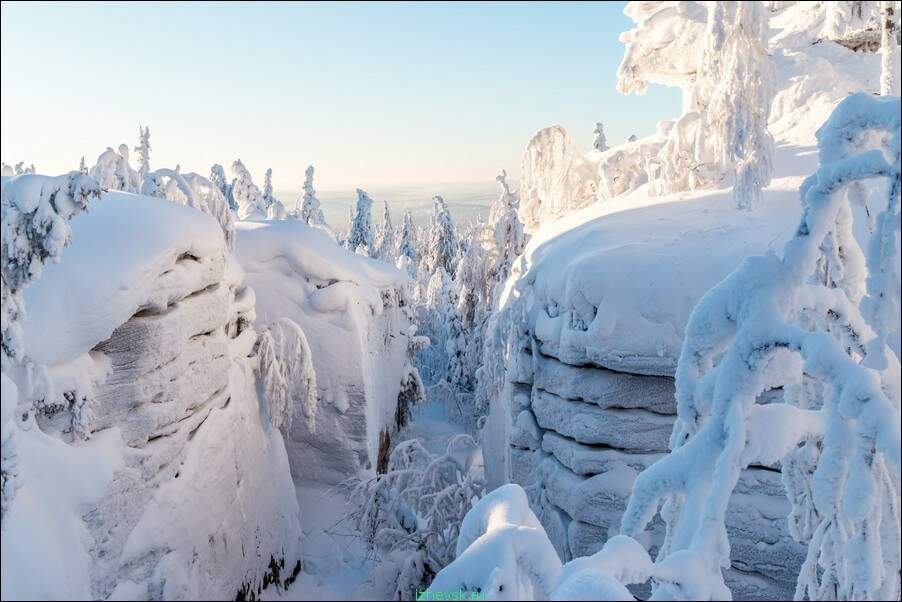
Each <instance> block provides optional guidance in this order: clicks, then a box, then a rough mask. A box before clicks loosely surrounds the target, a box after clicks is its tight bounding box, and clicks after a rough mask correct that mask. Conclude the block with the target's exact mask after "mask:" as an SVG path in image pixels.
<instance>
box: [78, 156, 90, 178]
mask: <svg viewBox="0 0 902 602" xmlns="http://www.w3.org/2000/svg"><path fill="white" fill-rule="evenodd" d="M78 172H79V173H83V174H84V175H88V166H87V165H85V156H84V155H82V156H81V161H79V162H78Z"/></svg>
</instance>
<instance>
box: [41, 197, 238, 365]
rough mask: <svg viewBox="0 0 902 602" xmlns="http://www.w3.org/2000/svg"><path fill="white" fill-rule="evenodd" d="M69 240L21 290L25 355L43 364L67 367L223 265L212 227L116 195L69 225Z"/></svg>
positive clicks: (196, 216) (165, 207)
mask: <svg viewBox="0 0 902 602" xmlns="http://www.w3.org/2000/svg"><path fill="white" fill-rule="evenodd" d="M72 239H73V241H75V242H76V244H73V245H72V246H71V247H68V248H67V249H65V250H64V251H63V253H62V257H61V260H60V263H58V264H51V265H48V266H47V267H46V268H45V270H44V273H43V274H42V275H41V278H39V279H38V280H37V281H36V282H35V283H34V284H33V285H32V286H30V287H29V288H27V289H26V290H25V303H26V308H27V310H26V320H25V325H24V326H25V337H26V350H27V353H28V355H29V356H30V357H31V358H33V359H34V361H37V362H40V363H43V364H48V365H54V364H62V363H65V362H68V361H71V360H73V359H75V358H76V357H77V356H79V355H81V354H83V353H85V352H87V351H88V350H90V349H92V348H93V347H94V346H95V345H97V343H99V342H101V341H103V340H105V339H107V338H109V336H110V335H111V334H112V332H113V330H115V329H116V328H117V327H118V326H119V325H121V324H123V323H124V322H125V321H126V320H128V318H130V317H131V316H132V315H134V314H135V313H137V312H138V311H139V310H141V309H152V308H162V307H166V306H167V305H169V304H170V303H171V302H173V301H176V300H178V299H179V298H180V297H181V296H183V295H184V294H185V293H184V291H186V290H189V291H193V290H197V289H198V288H202V287H203V286H206V285H207V284H211V283H212V282H211V281H210V280H211V277H212V276H211V274H212V272H213V271H215V270H216V268H217V267H218V269H219V270H220V271H221V270H222V266H223V264H224V262H225V243H224V241H223V237H222V230H221V229H220V227H219V224H218V223H217V222H216V221H215V220H213V219H212V218H210V217H209V216H207V215H205V214H203V213H201V212H199V211H196V210H194V209H191V208H188V207H184V206H181V205H178V204H176V203H172V202H169V201H166V200H164V199H158V198H153V197H148V196H141V195H134V194H128V193H124V192H114V191H110V192H106V193H104V194H103V195H102V196H101V198H100V200H98V201H95V202H93V203H91V206H90V208H89V213H88V214H87V215H83V216H79V217H78V218H76V219H74V220H72ZM194 259H196V261H194ZM201 283H205V284H203V285H201Z"/></svg>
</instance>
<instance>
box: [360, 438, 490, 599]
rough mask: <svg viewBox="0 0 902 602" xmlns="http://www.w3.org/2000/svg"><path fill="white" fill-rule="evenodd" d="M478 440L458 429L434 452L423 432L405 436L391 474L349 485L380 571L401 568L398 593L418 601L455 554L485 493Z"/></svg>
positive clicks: (394, 455)
mask: <svg viewBox="0 0 902 602" xmlns="http://www.w3.org/2000/svg"><path fill="white" fill-rule="evenodd" d="M477 446H478V445H477V443H476V441H475V440H474V439H473V438H472V437H470V436H469V435H457V436H456V437H453V438H452V439H451V440H450V441H449V442H448V447H447V449H446V451H445V453H444V454H441V455H439V456H434V455H432V454H431V453H429V451H428V450H427V449H426V448H425V447H423V444H422V443H421V442H420V441H419V440H418V439H411V440H409V441H403V442H401V443H399V444H398V445H397V446H396V447H395V448H394V449H393V450H392V452H391V455H390V456H389V459H388V466H387V471H386V472H385V473H384V474H379V475H376V476H375V477H372V478H368V479H364V480H362V481H357V482H352V483H349V484H348V486H349V487H350V493H349V502H350V504H351V505H352V506H353V510H352V512H351V514H350V518H351V520H352V521H353V522H354V523H355V526H356V528H357V530H358V531H359V532H360V533H361V536H362V537H363V538H364V539H365V541H366V544H367V545H368V546H369V549H370V550H371V551H372V552H373V553H374V554H375V555H376V557H377V558H378V560H379V561H380V564H381V565H382V567H381V571H382V572H383V573H384V572H386V571H390V572H392V573H395V575H393V576H392V578H390V579H389V582H390V583H395V584H396V586H395V591H394V594H393V598H394V599H396V600H413V599H414V597H415V594H416V592H418V591H423V590H425V589H426V587H427V586H428V585H429V583H430V582H431V581H432V579H433V577H434V576H435V575H436V573H438V572H439V571H440V570H441V569H442V568H443V567H445V566H447V565H448V564H449V563H450V562H451V561H452V560H454V557H455V552H456V546H457V540H458V533H459V531H460V529H461V524H462V522H463V521H464V517H465V516H466V514H467V512H468V511H469V510H470V508H471V506H473V504H474V502H475V501H476V500H477V499H479V498H480V497H482V495H483V492H484V487H485V485H484V483H483V480H482V478H481V477H480V476H478V475H476V474H474V472H473V471H472V470H471V466H470V464H471V460H472V454H473V451H475V449H476V448H477ZM389 567H390V568H389Z"/></svg>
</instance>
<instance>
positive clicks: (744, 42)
mask: <svg viewBox="0 0 902 602" xmlns="http://www.w3.org/2000/svg"><path fill="white" fill-rule="evenodd" d="M766 28H767V24H766V20H765V12H764V8H763V6H762V5H761V3H759V2H742V3H737V2H711V3H710V4H709V12H708V24H707V29H706V32H707V39H706V46H705V51H704V53H703V59H702V61H701V65H700V67H699V82H698V83H697V93H698V94H702V95H704V96H705V97H706V100H702V99H699V102H706V105H705V110H704V118H703V125H702V130H703V131H704V135H702V136H700V137H699V138H698V139H697V141H696V142H697V147H696V148H697V150H696V157H697V158H698V157H702V155H703V153H704V152H705V151H704V150H703V147H706V148H707V149H709V150H710V151H711V152H712V153H713V156H712V157H710V160H712V161H713V176H714V178H715V180H720V179H722V178H723V177H724V175H726V174H735V184H734V186H733V197H734V199H735V200H736V204H737V206H738V207H739V208H741V209H753V208H754V207H756V206H757V205H758V204H759V203H760V199H761V191H762V189H763V188H764V187H766V186H767V185H768V184H770V178H771V172H772V171H773V153H774V142H773V137H772V136H771V135H770V133H769V132H768V131H767V121H768V118H769V117H770V106H771V103H772V101H773V96H774V85H775V84H774V67H773V61H772V59H771V58H770V56H769V54H768V52H767V42H766V36H767V31H766ZM705 159H708V158H707V157H705Z"/></svg>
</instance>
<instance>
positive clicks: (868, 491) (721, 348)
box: [621, 94, 902, 600]
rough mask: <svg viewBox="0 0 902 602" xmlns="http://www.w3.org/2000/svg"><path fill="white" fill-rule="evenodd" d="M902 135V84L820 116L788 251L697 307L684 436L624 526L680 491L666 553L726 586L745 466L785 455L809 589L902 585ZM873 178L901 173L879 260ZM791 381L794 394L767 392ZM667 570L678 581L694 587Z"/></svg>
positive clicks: (670, 587)
mask: <svg viewBox="0 0 902 602" xmlns="http://www.w3.org/2000/svg"><path fill="white" fill-rule="evenodd" d="M900 138H902V132H900V103H899V99H898V98H887V99H883V98H875V97H872V96H870V95H867V94H856V95H853V96H850V97H848V98H847V99H846V100H844V101H843V102H842V103H840V105H839V106H838V107H837V109H836V110H835V111H834V113H833V115H832V116H831V117H830V119H829V120H828V121H827V123H826V124H825V125H824V126H823V127H822V128H821V129H820V130H819V131H818V145H819V148H820V158H821V167H820V168H819V169H818V171H817V172H816V173H815V174H814V175H813V176H811V177H809V178H808V179H807V180H806V181H805V182H804V183H803V185H802V187H801V194H802V205H803V215H802V220H801V223H800V224H799V227H798V229H797V231H796V234H795V236H794V237H793V238H792V239H791V240H790V241H789V242H788V243H787V244H786V246H785V247H784V254H783V258H782V259H780V258H778V257H776V256H775V255H767V256H764V257H752V258H749V259H747V260H746V261H745V262H743V263H742V264H741V265H740V266H739V267H738V268H737V269H736V271H735V272H733V274H731V275H730V276H728V277H727V278H726V279H725V280H724V281H723V282H721V283H720V284H718V285H717V286H715V287H714V288H713V289H711V291H709V292H708V293H707V294H706V295H705V296H704V297H702V299H701V300H700V301H699V303H698V305H697V306H696V308H695V309H694V310H693V312H692V315H691V317H690V319H689V323H688V325H687V327H686V335H685V339H684V344H683V350H682V353H681V356H680V361H679V364H678V367H677V372H676V386H677V390H676V395H677V413H678V420H677V422H676V424H675V426H674V432H673V436H672V439H671V446H672V447H673V451H672V452H671V454H670V455H668V456H666V457H665V458H663V459H662V460H660V461H659V462H657V463H656V464H654V465H652V466H651V467H649V468H648V469H647V470H645V471H644V472H643V473H641V474H640V475H639V477H638V478H637V479H636V482H635V486H634V489H633V494H632V496H631V498H630V501H629V503H628V506H627V509H626V512H625V513H624V517H623V523H622V528H621V532H622V533H623V534H625V535H630V536H637V535H638V534H639V533H640V532H641V531H642V530H644V528H645V527H646V526H647V524H648V522H649V521H650V520H651V518H652V517H653V516H654V514H655V513H656V511H657V510H658V507H659V505H660V504H661V503H662V502H665V503H664V507H663V509H662V511H661V512H662V516H663V518H664V519H665V522H666V523H667V536H666V538H665V542H664V545H663V546H662V548H661V553H660V557H659V558H663V562H668V561H669V562H670V563H671V564H672V565H674V566H679V565H680V564H682V565H684V568H688V564H687V563H694V564H695V565H696V567H697V570H698V571H699V572H698V577H699V579H698V580H700V581H702V582H705V583H708V584H711V583H714V584H715V585H717V588H716V589H715V590H714V591H715V593H717V592H718V591H719V592H720V593H721V594H722V593H724V589H725V588H724V586H723V581H722V576H721V574H720V569H721V568H725V567H727V566H729V543H728V539H727V533H726V528H725V526H724V517H725V513H726V508H727V503H728V502H729V499H730V494H731V492H732V490H733V487H734V486H735V484H736V482H737V480H738V478H739V474H740V472H741V470H742V469H744V468H746V467H747V466H748V465H749V464H751V463H755V464H762V465H768V464H773V463H774V462H776V461H778V460H782V461H783V468H784V471H785V473H784V474H785V475H786V476H784V478H785V479H786V485H787V490H788V493H789V498H790V501H791V502H792V504H793V512H792V515H791V516H792V518H793V520H791V521H790V526H791V530H792V532H793V535H794V536H796V537H798V538H799V539H800V540H802V541H803V543H807V544H808V557H807V559H806V561H805V563H804V565H803V567H802V572H801V574H800V576H799V583H798V589H797V592H796V597H797V599H802V597H804V596H808V597H809V598H812V599H875V600H880V599H885V600H890V599H898V596H899V571H900V560H899V545H900V539H899V518H898V512H899V510H898V506H897V501H898V496H899V482H900V434H899V428H900V427H899V421H900V418H899V378H900V377H899V359H898V358H897V357H896V356H895V354H894V353H893V352H892V351H891V350H890V349H889V348H888V347H887V344H886V338H887V337H888V336H889V334H888V332H892V331H895V330H896V329H897V328H898V327H899V318H898V316H899V313H898V312H899V296H900V292H899V280H898V271H897V269H896V267H895V266H897V265H898V262H899V257H900V254H899V243H898V240H899V238H898V237H899V231H900V222H899V191H900V179H899V174H900V163H899V158H900ZM875 139H878V140H882V141H883V142H884V143H883V144H882V145H880V146H878V147H877V148H875V147H874V146H873V140H875ZM874 178H884V179H886V181H888V183H889V185H888V187H874V188H873V189H872V190H883V191H887V190H888V194H887V196H886V198H883V199H882V202H883V203H884V205H885V208H884V209H883V211H882V213H881V215H880V217H879V219H878V222H879V223H880V226H879V228H878V231H877V232H876V233H875V235H874V236H875V238H874V239H873V242H872V244H871V250H870V252H869V254H868V256H867V259H866V261H865V258H864V256H863V254H862V252H861V250H860V249H859V248H858V246H857V242H856V241H855V238H854V236H853V235H852V219H851V218H852V210H851V207H850V205H849V201H848V196H847V191H848V188H849V186H850V185H851V184H853V183H854V182H857V181H866V180H872V179H874ZM840 241H841V244H837V243H838V242H840ZM840 249H841V251H840ZM838 251H839V252H838ZM890 316H892V317H890ZM806 383H813V384H814V385H815V386H813V387H812V386H805V384H806ZM779 387H783V390H784V402H783V403H773V404H769V405H760V404H757V403H756V398H757V397H758V395H759V394H760V393H762V392H764V391H766V390H769V389H774V388H779ZM806 391H809V392H810V391H814V398H813V399H812V398H811V396H810V393H809V395H805V392H806ZM811 442H815V443H811ZM800 445H802V446H803V447H804V448H805V449H804V451H803V452H801V453H800V452H798V451H797V450H798V449H799V446H800ZM659 562H661V561H660V560H659ZM698 580H696V581H698ZM659 583H660V585H659V587H661V588H664V590H663V595H667V596H681V595H682V596H685V595H691V588H692V587H694V585H693V584H692V582H691V581H690V580H686V581H684V582H682V583H680V582H673V583H661V582H660V580H659ZM658 595H662V592H661V591H659V594H658Z"/></svg>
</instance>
